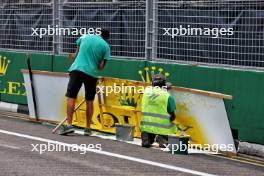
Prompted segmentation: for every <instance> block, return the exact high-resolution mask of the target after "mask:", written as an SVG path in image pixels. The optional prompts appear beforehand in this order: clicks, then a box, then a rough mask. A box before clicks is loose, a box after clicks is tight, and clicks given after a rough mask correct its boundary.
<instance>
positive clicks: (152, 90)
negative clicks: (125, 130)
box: [140, 74, 177, 147]
mask: <svg viewBox="0 0 264 176" xmlns="http://www.w3.org/2000/svg"><path fill="white" fill-rule="evenodd" d="M167 90H168V86H167V84H166V80H165V77H164V76H163V75H162V74H157V75H154V76H153V78H152V87H147V88H146V89H145V90H144V94H143V98H142V110H141V111H142V116H141V122H140V126H141V139H142V147H151V145H152V144H153V143H154V142H155V141H156V142H157V143H158V144H159V146H160V147H165V145H166V144H167V143H168V135H172V134H176V132H177V127H176V126H175V124H174V123H172V121H174V119H175V111H176V105H175V101H174V98H173V97H172V96H171V95H170V94H169V93H168V91H167Z"/></svg>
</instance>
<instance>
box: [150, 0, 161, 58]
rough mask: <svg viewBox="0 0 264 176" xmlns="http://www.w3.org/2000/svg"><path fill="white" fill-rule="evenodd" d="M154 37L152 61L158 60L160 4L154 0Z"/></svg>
mask: <svg viewBox="0 0 264 176" xmlns="http://www.w3.org/2000/svg"><path fill="white" fill-rule="evenodd" d="M152 2H153V35H152V59H153V60H154V59H157V47H158V44H157V43H158V32H159V31H158V2H159V0H153V1H152Z"/></svg>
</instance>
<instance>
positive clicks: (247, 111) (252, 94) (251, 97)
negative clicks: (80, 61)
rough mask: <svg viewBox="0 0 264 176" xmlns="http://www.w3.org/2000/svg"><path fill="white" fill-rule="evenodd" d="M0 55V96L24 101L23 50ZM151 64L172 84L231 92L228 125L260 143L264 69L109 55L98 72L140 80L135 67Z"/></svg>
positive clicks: (47, 59)
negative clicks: (145, 59)
mask: <svg viewBox="0 0 264 176" xmlns="http://www.w3.org/2000/svg"><path fill="white" fill-rule="evenodd" d="M0 55H1V65H0V73H1V75H2V76H1V77H0V79H1V80H0V81H1V85H0V93H1V97H0V100H1V101H5V102H10V103H17V104H27V101H26V95H25V87H24V83H23V77H22V74H21V72H20V70H21V69H26V68H27V64H26V55H25V53H12V52H0ZM4 57H6V59H4ZM30 59H31V63H32V69H34V70H46V71H54V72H66V71H67V68H68V67H69V65H70V63H69V61H68V59H67V57H66V56H53V55H44V54H30ZM4 60H5V61H4ZM153 66H155V68H156V71H157V72H158V71H159V69H162V70H163V72H167V73H169V76H168V81H170V82H172V83H173V85H176V86H183V87H189V88H197V89H202V90H209V91H215V92H220V93H224V94H230V95H232V96H233V97H234V99H233V100H226V101H225V105H226V110H227V113H228V117H229V121H230V125H231V128H232V129H236V130H238V137H239V139H240V140H243V141H248V142H253V143H259V144H264V133H263V131H264V118H263V117H264V110H263V107H264V101H263V100H264V91H263V90H264V72H257V71H242V70H234V69H223V68H211V67H202V66H190V65H180V64H161V63H152V62H146V61H134V60H129V59H127V60H115V59H113V60H112V61H110V62H109V63H108V64H107V66H106V68H105V70H104V71H103V72H101V75H102V76H111V77H117V78H124V79H133V80H142V76H141V75H140V74H139V71H143V73H144V75H143V77H146V75H145V71H144V68H146V67H147V68H149V69H150V70H149V73H150V72H151V69H152V67H153ZM5 68H6V69H5ZM47 84H48V83H47ZM65 89H66V88H65ZM212 118H213V117H212Z"/></svg>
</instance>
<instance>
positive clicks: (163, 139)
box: [141, 132, 168, 148]
mask: <svg viewBox="0 0 264 176" xmlns="http://www.w3.org/2000/svg"><path fill="white" fill-rule="evenodd" d="M141 140H142V144H141V146H142V147H147V148H149V147H151V145H152V144H153V143H154V142H155V141H156V142H157V143H158V144H159V147H162V148H164V147H165V145H167V144H168V137H167V136H164V135H157V134H152V133H147V132H142V133H141Z"/></svg>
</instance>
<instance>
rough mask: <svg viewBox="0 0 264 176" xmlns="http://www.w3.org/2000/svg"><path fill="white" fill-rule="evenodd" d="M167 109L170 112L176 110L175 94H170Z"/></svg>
mask: <svg viewBox="0 0 264 176" xmlns="http://www.w3.org/2000/svg"><path fill="white" fill-rule="evenodd" d="M167 110H168V113H170V114H171V113H174V112H175V111H176V104H175V101H174V98H173V96H171V95H170V96H169V99H168V107H167Z"/></svg>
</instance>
